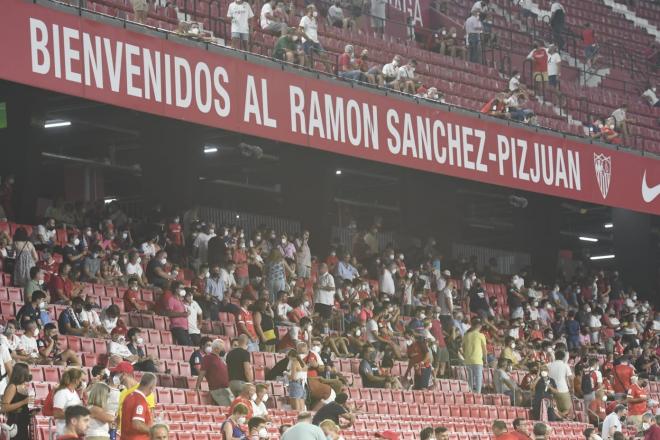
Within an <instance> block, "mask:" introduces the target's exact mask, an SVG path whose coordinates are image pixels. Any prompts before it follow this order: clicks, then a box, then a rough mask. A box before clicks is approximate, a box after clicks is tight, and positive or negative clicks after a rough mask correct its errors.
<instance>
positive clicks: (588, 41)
mask: <svg viewBox="0 0 660 440" xmlns="http://www.w3.org/2000/svg"><path fill="white" fill-rule="evenodd" d="M582 45H583V46H584V60H585V64H586V66H587V69H591V66H592V65H593V62H594V57H595V55H596V52H598V45H597V44H596V32H595V31H594V29H593V28H592V27H591V23H589V22H585V23H584V27H583V28H582Z"/></svg>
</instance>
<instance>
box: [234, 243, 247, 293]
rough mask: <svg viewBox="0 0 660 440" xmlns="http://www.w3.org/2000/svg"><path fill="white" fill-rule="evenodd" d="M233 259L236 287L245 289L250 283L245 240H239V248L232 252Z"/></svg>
mask: <svg viewBox="0 0 660 440" xmlns="http://www.w3.org/2000/svg"><path fill="white" fill-rule="evenodd" d="M231 253H232V256H231V259H232V261H233V263H234V279H235V280H236V286H237V287H239V288H244V287H246V286H247V285H248V283H249V282H250V276H249V269H248V253H247V245H246V244H245V238H239V240H238V246H236V247H235V248H234V249H232V250H231Z"/></svg>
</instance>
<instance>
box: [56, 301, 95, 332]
mask: <svg viewBox="0 0 660 440" xmlns="http://www.w3.org/2000/svg"><path fill="white" fill-rule="evenodd" d="M84 309H85V301H83V299H82V298H81V297H79V296H78V297H75V298H73V300H72V301H71V307H68V308H67V309H66V310H64V312H62V313H60V317H59V318H58V320H57V326H58V328H59V329H60V332H61V333H62V334H63V335H74V336H87V335H88V334H89V333H90V329H89V321H85V320H83V316H82V314H83V311H84Z"/></svg>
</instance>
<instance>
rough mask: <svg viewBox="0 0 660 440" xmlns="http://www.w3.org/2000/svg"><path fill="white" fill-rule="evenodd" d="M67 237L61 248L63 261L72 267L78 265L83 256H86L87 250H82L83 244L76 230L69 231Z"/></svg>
mask: <svg viewBox="0 0 660 440" xmlns="http://www.w3.org/2000/svg"><path fill="white" fill-rule="evenodd" d="M67 238H68V240H67V243H66V245H65V246H64V249H63V250H62V252H63V257H64V262H65V263H68V264H70V265H71V266H72V267H80V265H81V264H82V262H83V260H84V258H85V257H86V256H87V251H85V250H84V244H83V243H82V242H81V240H80V238H79V237H78V233H76V232H70V233H69V235H68V237H67Z"/></svg>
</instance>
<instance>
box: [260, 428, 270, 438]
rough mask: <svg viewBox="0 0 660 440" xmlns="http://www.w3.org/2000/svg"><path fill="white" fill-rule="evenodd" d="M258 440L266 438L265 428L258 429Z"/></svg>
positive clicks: (266, 431)
mask: <svg viewBox="0 0 660 440" xmlns="http://www.w3.org/2000/svg"><path fill="white" fill-rule="evenodd" d="M259 438H268V430H267V429H266V428H261V429H259Z"/></svg>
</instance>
